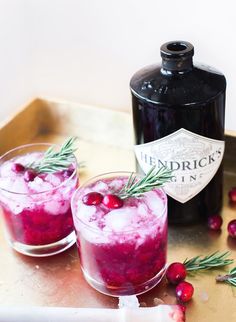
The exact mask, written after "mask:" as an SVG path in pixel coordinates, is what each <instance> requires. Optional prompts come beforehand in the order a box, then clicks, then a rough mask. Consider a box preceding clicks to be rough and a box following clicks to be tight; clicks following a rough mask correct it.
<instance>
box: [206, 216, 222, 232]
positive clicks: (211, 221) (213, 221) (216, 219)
mask: <svg viewBox="0 0 236 322" xmlns="http://www.w3.org/2000/svg"><path fill="white" fill-rule="evenodd" d="M222 223H223V220H222V217H221V216H220V215H213V216H210V217H209V218H208V228H210V229H212V230H220V228H221V226H222Z"/></svg>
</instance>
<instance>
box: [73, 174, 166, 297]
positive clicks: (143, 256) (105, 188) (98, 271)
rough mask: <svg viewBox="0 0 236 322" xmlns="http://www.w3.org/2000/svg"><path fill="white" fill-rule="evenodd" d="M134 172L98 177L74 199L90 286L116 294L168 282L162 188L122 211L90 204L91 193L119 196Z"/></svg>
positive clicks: (133, 200) (129, 203) (137, 291)
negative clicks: (165, 279) (165, 276)
mask: <svg viewBox="0 0 236 322" xmlns="http://www.w3.org/2000/svg"><path fill="white" fill-rule="evenodd" d="M128 177H129V173H110V174H106V175H102V176H98V177H95V178H93V179H92V180H90V181H88V182H87V183H86V184H85V185H83V186H81V187H80V188H79V189H78V190H77V191H76V193H75V194H74V196H73V198H72V212H73V220H74V225H75V230H76V233H77V244H78V250H79V255H80V260H81V267H82V270H83V273H84V276H85V278H86V280H87V281H88V283H89V284H90V285H92V286H93V287H94V288H95V289H97V290H98V291H100V292H102V293H105V294H108V295H113V296H120V295H132V294H140V293H143V292H146V291H147V290H149V289H151V288H152V287H154V286H155V285H156V284H157V283H158V282H159V281H160V280H161V278H162V276H163V273H164V271H165V267H166V250H167V198H166V194H165V193H164V191H163V190H161V189H153V190H152V191H149V192H146V193H145V194H143V195H142V196H140V197H130V198H128V199H125V200H124V203H123V206H122V207H120V208H119V209H110V208H109V207H107V206H106V205H104V202H101V203H99V204H97V205H86V204H85V203H84V202H83V200H82V199H83V197H84V196H85V195H87V194H88V193H91V192H98V193H100V194H101V195H102V196H105V195H107V194H118V193H119V191H120V190H121V189H122V187H123V186H124V185H125V183H126V182H127V180H128Z"/></svg>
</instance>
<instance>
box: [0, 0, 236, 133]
mask: <svg viewBox="0 0 236 322" xmlns="http://www.w3.org/2000/svg"><path fill="white" fill-rule="evenodd" d="M235 31H236V11H235V9H234V1H229V0H228V1H210V0H208V1H207V0H205V1H202V0H199V1H191V0H184V1H180V0H179V1H175V0H168V1H160V0H142V1H141V0H0V121H1V120H3V119H4V118H6V117H7V116H9V115H10V114H11V113H12V112H13V111H14V110H15V109H16V108H18V107H19V106H22V105H24V104H25V103H26V102H28V101H30V100H31V99H32V98H33V97H36V96H44V97H45V96H47V97H52V98H57V99H65V100H70V101H75V102H81V103H88V104H95V105H98V106H103V107H108V108H114V109H120V110H128V111H129V110H131V101H130V93H129V80H130V78H131V76H132V74H133V73H134V72H135V71H137V70H138V69H140V68H141V67H143V66H145V65H148V64H152V63H155V62H158V61H160V56H159V47H160V45H161V44H162V43H164V42H166V41H169V40H176V39H182V40H187V41H190V42H192V43H193V44H194V46H195V60H196V61H198V62H204V63H206V64H208V65H212V66H214V67H216V68H218V69H219V70H221V71H222V72H223V73H224V74H225V75H226V78H227V81H228V87H227V111H226V128H227V129H231V130H236V108H235V105H236V104H235V103H236V89H235V84H236V57H235V56H236V55H235V54H236V41H235Z"/></svg>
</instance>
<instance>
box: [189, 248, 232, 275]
mask: <svg viewBox="0 0 236 322" xmlns="http://www.w3.org/2000/svg"><path fill="white" fill-rule="evenodd" d="M229 255H230V252H228V251H227V252H219V251H216V252H214V253H212V254H210V255H207V256H205V257H202V256H196V257H193V258H191V259H187V258H186V259H185V261H184V262H183V264H184V265H185V267H186V269H187V271H198V270H202V269H210V268H216V267H222V266H226V265H229V264H232V263H233V261H234V260H233V259H229V258H227V257H228V256H229Z"/></svg>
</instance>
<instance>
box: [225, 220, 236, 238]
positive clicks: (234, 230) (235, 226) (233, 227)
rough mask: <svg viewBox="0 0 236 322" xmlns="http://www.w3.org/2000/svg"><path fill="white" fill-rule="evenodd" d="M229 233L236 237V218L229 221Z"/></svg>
mask: <svg viewBox="0 0 236 322" xmlns="http://www.w3.org/2000/svg"><path fill="white" fill-rule="evenodd" d="M227 229H228V233H229V235H230V236H231V237H233V238H236V219H234V220H231V221H230V222H229V223H228V227H227Z"/></svg>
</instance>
